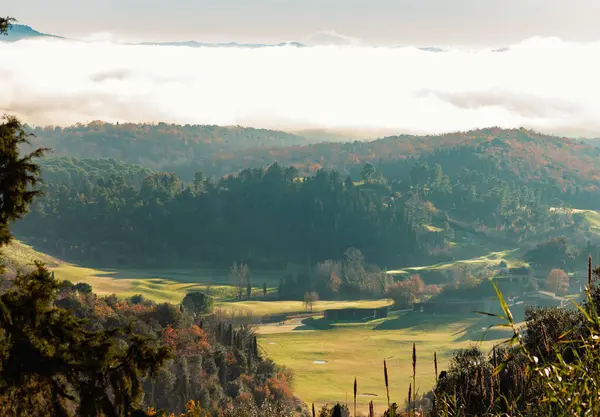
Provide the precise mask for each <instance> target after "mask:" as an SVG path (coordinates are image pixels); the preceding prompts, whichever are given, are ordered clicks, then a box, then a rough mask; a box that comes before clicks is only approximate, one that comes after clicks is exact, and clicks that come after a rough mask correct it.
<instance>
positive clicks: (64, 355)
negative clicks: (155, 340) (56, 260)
mask: <svg viewBox="0 0 600 417" xmlns="http://www.w3.org/2000/svg"><path fill="white" fill-rule="evenodd" d="M60 287H61V285H60V284H59V283H58V282H57V281H56V280H55V279H54V278H53V277H52V275H51V274H50V273H49V272H48V271H47V270H46V269H45V268H44V267H43V266H42V265H41V264H38V265H37V268H36V270H35V271H34V272H32V273H30V274H26V275H21V276H19V277H17V279H16V280H15V282H14V285H13V287H12V288H11V289H10V290H9V291H8V292H7V293H5V294H3V295H2V296H1V297H0V311H1V314H0V329H1V330H0V332H1V337H2V345H1V349H0V362H1V363H2V366H1V368H0V392H2V393H3V397H4V400H5V404H4V406H3V407H2V408H3V415H7V416H24V415H30V416H45V415H49V414H48V413H51V414H52V415H56V416H75V415H77V416H81V417H87V416H89V417H92V416H98V415H99V414H101V413H103V414H104V415H106V416H115V417H116V416H119V417H124V416H129V413H130V412H132V411H134V410H135V409H136V407H139V406H140V405H141V398H142V397H141V395H142V392H143V390H142V387H141V378H142V377H143V376H145V375H151V376H152V375H156V373H157V372H158V370H159V368H160V366H162V365H163V364H164V363H165V360H166V359H167V358H168V357H169V350H168V349H167V348H166V347H155V346H154V345H153V344H152V343H151V341H150V340H147V339H145V338H143V337H141V336H136V335H133V333H132V332H131V331H125V330H122V329H115V330H110V331H108V330H107V331H98V332H90V331H89V330H87V328H86V322H85V321H82V320H80V319H77V318H75V316H74V314H73V313H72V312H71V311H67V310H64V309H62V308H56V307H54V306H53V302H54V299H55V297H56V295H57V293H58V290H59V288H60ZM63 288H64V287H63Z"/></svg>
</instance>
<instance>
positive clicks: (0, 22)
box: [0, 17, 17, 35]
mask: <svg viewBox="0 0 600 417" xmlns="http://www.w3.org/2000/svg"><path fill="white" fill-rule="evenodd" d="M16 21H17V20H16V19H15V18H14V17H0V35H8V31H9V30H10V29H11V27H12V24H13V23H15V22H16Z"/></svg>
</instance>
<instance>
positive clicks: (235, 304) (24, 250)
mask: <svg viewBox="0 0 600 417" xmlns="http://www.w3.org/2000/svg"><path fill="white" fill-rule="evenodd" d="M2 254H3V259H4V260H5V261H6V262H7V263H8V264H9V265H11V266H12V267H16V266H17V265H19V266H21V267H31V266H33V262H34V261H35V260H40V261H42V262H43V263H45V264H46V265H47V266H48V267H49V268H50V269H51V270H52V271H54V273H55V275H56V278H58V279H60V280H69V281H71V282H73V283H78V282H84V283H87V284H90V285H91V286H92V288H93V290H94V292H95V293H96V294H98V295H110V294H116V295H117V296H119V297H121V298H126V297H131V296H132V295H135V294H142V295H143V296H144V297H147V298H149V299H151V300H153V301H156V302H170V303H179V302H181V300H182V299H183V297H185V295H186V294H187V293H188V292H193V291H207V290H209V291H210V293H211V294H213V296H215V298H216V299H217V302H216V307H218V308H221V309H223V310H225V311H226V312H229V313H232V312H235V313H236V314H243V313H251V314H252V315H253V316H269V315H280V314H293V313H305V312H306V309H305V306H304V303H302V302H301V301H247V300H244V301H235V300H231V296H232V294H233V292H234V288H233V286H232V283H231V280H230V278H229V271H228V270H226V269H210V268H201V267H197V266H195V267H188V268H169V269H152V270H144V269H117V270H116V269H95V268H87V267H85V266H79V265H73V264H70V263H67V262H63V261H61V260H59V259H57V258H54V257H51V256H49V255H46V254H44V253H41V252H38V251H36V250H35V249H34V248H32V247H31V246H28V245H26V244H24V243H22V242H19V241H14V242H13V243H11V244H10V245H9V246H8V247H7V248H5V249H4V250H3V252H2ZM280 275H281V273H280V272H277V271H260V270H259V271H252V280H253V282H254V284H255V286H256V287H255V291H257V292H259V293H261V292H262V288H263V283H265V282H266V283H267V287H268V289H269V290H271V289H273V288H275V287H276V286H277V285H278V284H279V278H280ZM389 304H391V300H373V301H369V300H367V301H318V302H316V303H315V304H314V306H313V311H314V312H320V311H323V310H325V309H328V308H346V307H358V306H363V307H381V306H384V305H389Z"/></svg>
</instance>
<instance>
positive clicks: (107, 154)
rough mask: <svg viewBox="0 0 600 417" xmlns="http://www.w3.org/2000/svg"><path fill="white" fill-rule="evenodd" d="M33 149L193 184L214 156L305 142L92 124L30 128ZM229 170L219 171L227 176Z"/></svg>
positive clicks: (270, 135) (208, 129)
mask: <svg viewBox="0 0 600 417" xmlns="http://www.w3.org/2000/svg"><path fill="white" fill-rule="evenodd" d="M30 131H31V132H32V133H33V134H34V135H35V137H34V138H32V146H35V147H46V148H50V149H52V150H53V153H54V155H57V156H72V157H78V158H94V159H96V158H112V159H115V160H117V161H122V162H127V163H130V164H140V165H143V166H145V167H147V168H151V169H157V170H163V171H169V172H175V173H177V174H178V175H180V176H181V177H182V178H183V179H192V178H193V174H194V172H195V170H197V168H198V166H203V165H206V164H209V163H210V161H211V160H212V158H213V156H214V155H215V154H219V155H220V157H221V158H222V160H227V159H229V158H240V157H241V154H240V151H245V150H247V149H249V148H254V149H262V148H265V147H284V146H292V145H296V146H298V145H306V144H308V143H309V141H308V140H307V139H306V138H304V137H302V136H298V135H293V134H290V133H285V132H280V131H274V130H266V129H253V128H246V127H240V126H229V127H222V126H210V125H185V126H182V125H175V124H166V123H158V124H133V123H123V124H111V123H103V122H98V121H96V122H92V123H89V124H87V125H75V126H70V127H64V128H61V127H54V126H47V127H36V128H30ZM227 169H228V168H227V167H223V169H222V170H225V171H227Z"/></svg>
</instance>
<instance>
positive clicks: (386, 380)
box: [383, 359, 390, 410]
mask: <svg viewBox="0 0 600 417" xmlns="http://www.w3.org/2000/svg"><path fill="white" fill-rule="evenodd" d="M383 375H384V377H385V392H386V394H387V402H388V410H389V409H390V385H389V383H388V371H387V363H386V362H385V359H384V360H383Z"/></svg>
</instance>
